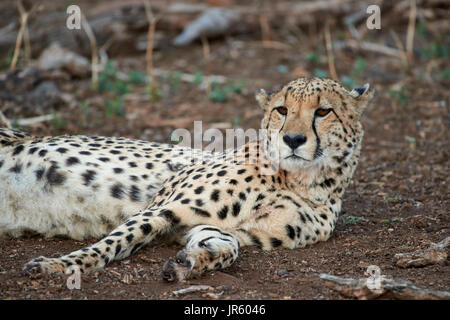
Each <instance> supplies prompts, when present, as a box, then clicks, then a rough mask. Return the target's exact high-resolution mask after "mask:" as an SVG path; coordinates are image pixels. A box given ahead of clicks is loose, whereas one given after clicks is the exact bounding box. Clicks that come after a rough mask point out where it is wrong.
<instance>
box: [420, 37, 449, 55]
mask: <svg viewBox="0 0 450 320" xmlns="http://www.w3.org/2000/svg"><path fill="white" fill-rule="evenodd" d="M419 52H420V56H421V57H422V58H423V59H426V60H429V59H436V58H448V57H449V50H448V47H447V46H446V45H445V44H444V43H442V42H436V41H435V42H431V43H429V44H427V46H426V47H425V48H422V49H420V51H419Z"/></svg>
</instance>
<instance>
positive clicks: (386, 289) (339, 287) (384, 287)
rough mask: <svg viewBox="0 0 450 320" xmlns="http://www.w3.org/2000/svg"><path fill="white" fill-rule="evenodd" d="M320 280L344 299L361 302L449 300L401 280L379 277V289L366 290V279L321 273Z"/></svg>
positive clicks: (443, 294) (446, 294) (449, 295)
mask: <svg viewBox="0 0 450 320" xmlns="http://www.w3.org/2000/svg"><path fill="white" fill-rule="evenodd" d="M320 278H321V279H322V280H324V281H325V285H326V286H327V287H328V288H330V289H332V290H335V291H338V292H339V293H340V294H342V295H343V296H346V297H352V298H357V299H361V300H369V299H392V298H394V299H399V300H450V292H446V291H438V290H430V289H422V288H418V287H416V286H414V285H413V284H412V283H411V282H409V281H405V280H402V279H387V278H384V277H381V278H380V279H379V280H380V281H379V286H378V288H379V289H376V290H372V289H370V288H368V286H367V285H368V284H367V279H365V278H363V279H353V278H341V277H336V276H332V275H329V274H324V273H322V274H321V275H320Z"/></svg>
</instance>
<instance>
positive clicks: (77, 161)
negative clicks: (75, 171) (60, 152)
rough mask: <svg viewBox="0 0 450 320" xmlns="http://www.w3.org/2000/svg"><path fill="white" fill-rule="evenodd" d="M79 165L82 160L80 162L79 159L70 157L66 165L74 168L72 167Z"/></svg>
mask: <svg viewBox="0 0 450 320" xmlns="http://www.w3.org/2000/svg"><path fill="white" fill-rule="evenodd" d="M78 163H80V160H78V158H77V157H69V158H67V160H66V165H67V166H72V165H74V164H78Z"/></svg>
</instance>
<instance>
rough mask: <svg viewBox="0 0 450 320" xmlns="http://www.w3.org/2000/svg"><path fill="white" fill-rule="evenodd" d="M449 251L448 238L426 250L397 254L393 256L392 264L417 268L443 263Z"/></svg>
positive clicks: (449, 239)
mask: <svg viewBox="0 0 450 320" xmlns="http://www.w3.org/2000/svg"><path fill="white" fill-rule="evenodd" d="M449 249H450V237H447V238H445V239H444V240H442V241H441V242H439V243H437V244H433V245H432V246H431V247H429V248H428V249H419V250H416V251H414V252H411V253H397V254H396V255H394V262H395V264H396V265H397V266H399V267H401V268H411V267H416V268H417V267H424V266H427V265H430V264H439V263H444V262H445V261H446V260H447V257H448V251H449Z"/></svg>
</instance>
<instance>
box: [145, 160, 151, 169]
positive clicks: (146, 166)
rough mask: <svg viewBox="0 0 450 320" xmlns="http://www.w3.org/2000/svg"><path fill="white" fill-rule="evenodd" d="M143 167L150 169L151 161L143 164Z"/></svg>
mask: <svg viewBox="0 0 450 320" xmlns="http://www.w3.org/2000/svg"><path fill="white" fill-rule="evenodd" d="M145 168H146V169H152V168H153V163H151V162H147V163H146V164H145Z"/></svg>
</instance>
